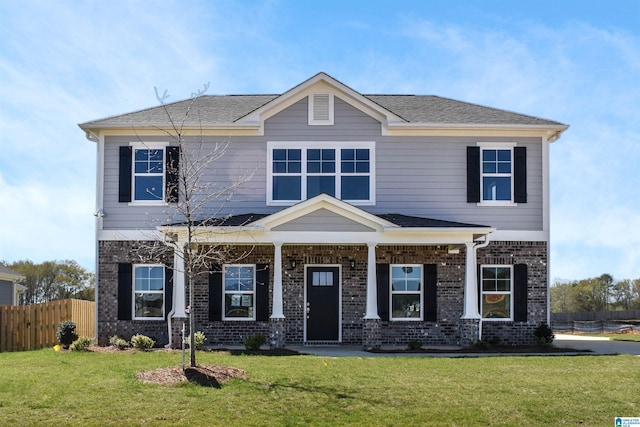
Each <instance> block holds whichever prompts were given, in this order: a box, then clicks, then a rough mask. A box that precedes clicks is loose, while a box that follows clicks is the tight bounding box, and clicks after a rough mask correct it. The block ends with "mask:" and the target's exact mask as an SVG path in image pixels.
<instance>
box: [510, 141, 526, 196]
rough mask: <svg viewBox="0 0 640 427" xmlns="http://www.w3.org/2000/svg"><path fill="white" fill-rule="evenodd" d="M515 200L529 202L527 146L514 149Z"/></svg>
mask: <svg viewBox="0 0 640 427" xmlns="http://www.w3.org/2000/svg"><path fill="white" fill-rule="evenodd" d="M513 189H514V194H513V201H514V202H515V203H527V147H515V148H514V150H513Z"/></svg>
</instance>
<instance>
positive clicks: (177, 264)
mask: <svg viewBox="0 0 640 427" xmlns="http://www.w3.org/2000/svg"><path fill="white" fill-rule="evenodd" d="M184 285H185V284H184V255H183V253H182V248H180V249H178V248H176V249H175V250H174V251H173V311H174V314H173V317H174V318H185V317H187V314H186V313H185V312H184V309H185V308H186V306H185V288H184Z"/></svg>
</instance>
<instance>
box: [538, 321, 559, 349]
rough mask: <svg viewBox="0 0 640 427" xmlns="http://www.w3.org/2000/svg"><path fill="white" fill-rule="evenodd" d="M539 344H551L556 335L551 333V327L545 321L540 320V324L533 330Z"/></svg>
mask: <svg viewBox="0 0 640 427" xmlns="http://www.w3.org/2000/svg"><path fill="white" fill-rule="evenodd" d="M533 334H534V335H535V336H536V339H537V340H538V343H539V344H542V345H551V344H553V340H554V339H555V338H556V336H555V335H554V334H553V329H551V327H550V326H549V325H547V323H546V322H541V323H540V326H538V327H537V328H536V330H535V331H533Z"/></svg>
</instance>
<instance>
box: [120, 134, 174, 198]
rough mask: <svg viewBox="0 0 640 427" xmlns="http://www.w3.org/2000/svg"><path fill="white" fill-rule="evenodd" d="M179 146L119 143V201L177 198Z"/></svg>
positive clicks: (159, 143) (157, 143)
mask: <svg viewBox="0 0 640 427" xmlns="http://www.w3.org/2000/svg"><path fill="white" fill-rule="evenodd" d="M179 167H180V147H177V146H169V145H168V144H167V143H163V142H156V143H146V142H132V143H130V144H129V145H128V146H122V147H120V163H119V185H118V201H119V202H132V203H134V204H163V203H175V202H177V201H178V193H179V190H178V179H179Z"/></svg>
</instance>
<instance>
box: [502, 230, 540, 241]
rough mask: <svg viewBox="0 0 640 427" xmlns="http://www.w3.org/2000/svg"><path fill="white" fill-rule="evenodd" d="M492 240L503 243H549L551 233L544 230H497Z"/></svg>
mask: <svg viewBox="0 0 640 427" xmlns="http://www.w3.org/2000/svg"><path fill="white" fill-rule="evenodd" d="M491 240H492V241H501V242H548V241H549V232H548V231H544V230H540V231H533V230H497V231H496V232H494V233H493V234H491Z"/></svg>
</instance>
